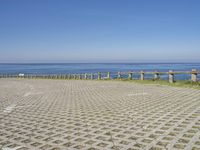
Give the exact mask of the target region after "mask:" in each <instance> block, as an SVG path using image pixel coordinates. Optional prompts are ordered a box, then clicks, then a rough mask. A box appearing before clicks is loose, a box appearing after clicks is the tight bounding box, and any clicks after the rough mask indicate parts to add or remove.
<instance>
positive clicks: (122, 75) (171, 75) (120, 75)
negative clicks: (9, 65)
mask: <svg viewBox="0 0 200 150" xmlns="http://www.w3.org/2000/svg"><path fill="white" fill-rule="evenodd" d="M180 74H185V75H190V81H192V82H197V81H198V80H199V79H198V78H197V76H198V75H200V71H197V70H196V69H192V70H191V71H173V70H169V71H168V72H159V71H153V72H145V71H130V72H117V73H116V72H106V73H101V72H98V73H84V74H43V75H38V74H22V73H20V74H12V75H11V74H0V78H30V79H35V78H42V79H88V80H89V79H90V80H95V79H96V80H103V79H129V80H132V79H139V80H145V79H147V78H146V76H147V75H151V76H152V75H153V77H152V78H151V79H153V80H158V79H160V77H161V76H162V75H165V76H166V75H167V76H168V81H169V82H170V83H173V82H174V81H175V76H176V75H180ZM133 76H137V78H134V77H133Z"/></svg>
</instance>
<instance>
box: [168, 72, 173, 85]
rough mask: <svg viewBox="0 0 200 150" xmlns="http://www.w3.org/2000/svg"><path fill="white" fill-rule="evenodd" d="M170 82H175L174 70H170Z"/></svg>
mask: <svg viewBox="0 0 200 150" xmlns="http://www.w3.org/2000/svg"><path fill="white" fill-rule="evenodd" d="M169 83H174V72H173V71H172V70H169Z"/></svg>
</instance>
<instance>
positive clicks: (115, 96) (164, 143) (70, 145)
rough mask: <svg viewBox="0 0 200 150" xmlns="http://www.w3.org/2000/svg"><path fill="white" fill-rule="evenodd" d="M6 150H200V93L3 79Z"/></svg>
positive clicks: (0, 122)
mask: <svg viewBox="0 0 200 150" xmlns="http://www.w3.org/2000/svg"><path fill="white" fill-rule="evenodd" d="M0 149H2V150H28V149H30V150H39V149H41V150H67V149H68V150H77V149H81V150H82V149H83V150H109V149H119V150H139V149H142V150H143V149H144V150H145V149H146V150H149V149H150V150H167V149H168V150H173V149H174V150H176V149H186V150H200V91H199V90H196V89H188V88H178V87H169V86H161V85H142V84H136V83H131V82H123V81H91V80H51V79H0Z"/></svg>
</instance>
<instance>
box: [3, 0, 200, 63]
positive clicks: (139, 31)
mask: <svg viewBox="0 0 200 150" xmlns="http://www.w3.org/2000/svg"><path fill="white" fill-rule="evenodd" d="M168 61H170V62H171V61H173V62H200V0H0V62H17V63H21V62H168Z"/></svg>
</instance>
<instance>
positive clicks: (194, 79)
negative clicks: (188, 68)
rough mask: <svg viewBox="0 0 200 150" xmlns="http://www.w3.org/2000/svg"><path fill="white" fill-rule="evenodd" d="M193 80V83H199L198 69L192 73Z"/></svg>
mask: <svg viewBox="0 0 200 150" xmlns="http://www.w3.org/2000/svg"><path fill="white" fill-rule="evenodd" d="M191 80H192V81H193V82H197V70H196V69H192V72H191Z"/></svg>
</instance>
